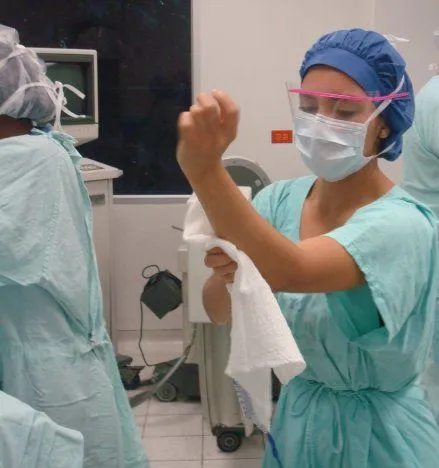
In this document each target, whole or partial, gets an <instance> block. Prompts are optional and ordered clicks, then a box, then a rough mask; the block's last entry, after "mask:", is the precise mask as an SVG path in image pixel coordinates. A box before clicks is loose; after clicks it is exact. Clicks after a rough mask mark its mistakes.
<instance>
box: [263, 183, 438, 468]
mask: <svg viewBox="0 0 439 468" xmlns="http://www.w3.org/2000/svg"><path fill="white" fill-rule="evenodd" d="M314 181H315V178H314V177H306V178H302V179H298V180H295V181H287V182H279V183H276V184H274V185H271V186H270V187H268V188H266V189H264V190H263V191H261V192H260V193H259V194H258V195H257V196H256V198H255V200H254V206H255V207H256V209H257V210H258V212H259V213H260V214H261V215H262V216H263V217H264V218H265V219H267V220H268V221H269V222H270V224H272V225H273V226H274V227H275V228H276V229H277V230H278V231H280V232H281V233H282V234H283V235H284V236H286V237H287V238H289V239H290V240H292V241H294V242H298V241H299V240H300V239H299V227H300V226H299V225H300V219H301V211H302V206H303V203H304V200H305V198H306V196H307V194H308V193H309V191H310V189H311V187H312V185H313V183H314ZM327 236H328V237H331V238H332V239H334V240H335V241H337V242H338V243H339V244H340V245H342V246H343V247H344V248H345V249H346V251H347V252H349V254H350V255H351V256H352V257H353V259H354V260H355V262H356V263H357V265H358V266H359V267H360V269H361V270H362V271H363V273H364V275H365V278H366V281H367V284H366V285H364V286H362V287H359V288H355V289H352V290H349V291H340V292H336V293H331V294H298V293H297V294H290V293H280V294H278V295H277V299H278V302H279V305H280V308H281V310H282V312H283V314H284V315H285V318H286V320H287V322H288V324H289V326H290V328H291V330H292V332H293V334H294V337H295V339H296V341H297V344H298V346H299V348H300V351H301V352H302V354H303V356H304V358H305V361H306V364H307V369H306V370H305V371H304V372H303V373H302V374H301V375H300V376H298V377H296V378H295V379H293V380H292V381H291V382H290V383H289V384H288V385H286V386H285V387H284V388H283V389H282V392H281V396H280V399H279V402H278V405H277V408H276V412H275V415H274V418H273V423H272V428H271V432H272V435H273V438H274V440H275V442H276V445H277V448H278V451H279V455H280V458H281V461H282V466H283V468H296V467H303V468H437V466H438V453H439V452H438V447H439V429H438V426H437V425H436V422H435V420H434V417H433V415H432V413H431V410H430V407H429V405H428V404H427V403H426V401H425V396H424V392H423V390H422V389H421V388H420V387H419V385H418V377H419V374H420V373H421V372H422V371H423V369H424V368H425V366H426V361H427V356H428V353H429V350H430V348H431V344H432V334H433V321H434V307H435V298H436V291H437V283H438V280H439V278H438V275H437V270H438V267H437V260H438V259H437V243H436V239H437V235H436V218H435V216H434V215H433V214H432V213H431V212H430V211H429V210H428V209H427V208H424V207H423V206H422V205H420V204H418V203H417V202H415V201H414V200H413V199H412V198H411V197H410V196H409V195H408V194H407V193H406V192H405V191H403V190H402V189H401V188H399V187H394V188H393V189H392V190H391V191H390V192H389V193H388V194H386V195H385V196H383V197H381V198H380V199H379V200H377V201H375V202H374V203H372V204H370V205H367V206H365V207H363V208H361V209H359V210H357V212H356V213H355V214H354V215H353V216H352V217H351V218H350V219H349V221H348V222H347V223H346V224H345V225H344V226H342V227H340V228H338V229H336V230H334V231H332V232H330V233H328V234H327ZM380 319H381V320H382V322H381V320H380ZM263 466H264V468H280V466H279V464H278V463H277V461H276V460H275V458H274V457H273V454H272V451H271V450H270V449H268V450H267V451H266V454H265V459H264V465H263Z"/></svg>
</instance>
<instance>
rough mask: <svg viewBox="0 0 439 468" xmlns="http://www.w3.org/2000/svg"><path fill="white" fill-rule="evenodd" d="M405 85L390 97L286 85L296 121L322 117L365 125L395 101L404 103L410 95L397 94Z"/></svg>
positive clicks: (291, 83)
mask: <svg viewBox="0 0 439 468" xmlns="http://www.w3.org/2000/svg"><path fill="white" fill-rule="evenodd" d="M403 84H404V81H402V82H401V84H400V85H399V86H398V88H397V89H396V90H395V91H394V92H393V93H392V94H389V95H386V96H382V95H380V94H379V93H377V92H363V93H362V94H336V93H332V92H328V91H322V90H312V89H306V88H303V87H302V86H301V85H297V84H296V83H293V82H287V91H288V99H289V103H290V108H291V113H292V116H293V119H294V120H295V119H296V117H298V116H304V115H307V116H309V117H310V116H323V117H327V118H330V119H333V120H338V121H344V122H352V123H358V124H360V125H364V124H367V123H369V122H370V121H371V120H373V119H374V118H375V117H376V116H377V115H379V114H380V113H381V112H383V110H384V109H385V108H386V107H387V106H388V105H389V104H390V103H391V102H392V101H393V100H395V99H407V98H408V97H409V93H407V92H400V89H401V88H402V87H403Z"/></svg>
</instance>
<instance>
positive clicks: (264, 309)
mask: <svg viewBox="0 0 439 468" xmlns="http://www.w3.org/2000/svg"><path fill="white" fill-rule="evenodd" d="M183 239H184V241H185V242H186V243H187V244H190V243H196V244H198V245H199V244H200V243H202V244H204V247H203V248H204V249H205V250H206V251H207V250H210V249H212V248H214V247H219V248H221V249H222V250H223V251H224V252H225V253H226V254H227V255H228V256H229V257H230V258H232V259H233V260H234V261H235V262H236V263H237V264H238V269H237V272H236V274H235V281H234V283H233V284H231V285H229V288H228V290H229V293H230V296H231V304H232V329H231V349H230V356H229V361H228V365H227V368H226V374H227V375H228V376H229V377H231V378H232V379H233V380H234V381H235V382H236V383H237V384H238V386H237V387H238V396H239V399H240V403H241V406H242V409H243V410H244V412H245V413H246V416H247V417H250V418H251V419H252V420H253V422H254V423H255V424H256V425H258V426H259V427H260V428H261V429H262V430H264V431H269V429H270V420H271V415H272V395H271V369H273V371H274V373H275V374H276V375H277V377H278V378H279V380H280V382H281V383H282V384H287V383H288V382H289V381H290V380H291V379H292V378H293V377H295V376H296V375H298V374H300V373H301V372H303V370H304V369H305V361H304V359H303V357H302V355H301V353H300V351H299V348H298V347H297V344H296V342H295V341H294V338H293V335H292V334H291V330H290V328H289V327H288V324H287V321H286V320H285V318H284V316H283V314H282V312H281V310H280V308H279V305H278V303H277V301H276V298H275V297H274V295H273V293H272V291H271V289H270V287H269V286H268V284H267V283H266V281H265V280H264V279H263V278H262V276H261V275H260V273H259V271H258V270H257V269H256V267H255V265H254V264H253V262H252V261H251V260H250V258H249V257H248V256H247V255H246V254H245V253H244V252H242V251H239V250H238V249H237V248H236V247H235V246H234V245H233V244H231V243H230V242H227V241H224V240H221V239H219V238H218V237H216V236H215V233H214V231H213V229H212V226H211V225H210V223H209V221H208V219H207V216H206V215H205V213H204V210H203V208H202V206H201V204H200V202H199V201H198V199H197V198H196V196H195V195H192V197H191V198H190V199H189V201H188V211H187V214H186V219H185V224H184V233H183ZM200 294H201V291H200ZM239 387H241V389H240V388H239ZM242 389H244V392H242V391H240V390H242ZM249 413H250V414H249Z"/></svg>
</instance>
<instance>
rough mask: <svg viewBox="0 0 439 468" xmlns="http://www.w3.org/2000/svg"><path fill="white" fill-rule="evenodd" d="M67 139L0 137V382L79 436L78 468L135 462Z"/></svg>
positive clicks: (82, 192) (138, 454)
mask: <svg viewBox="0 0 439 468" xmlns="http://www.w3.org/2000/svg"><path fill="white" fill-rule="evenodd" d="M72 141H73V140H72V139H71V138H70V137H68V136H67V135H64V134H60V133H49V134H45V133H43V132H40V131H37V130H33V131H32V132H31V134H29V135H24V136H18V137H13V138H7V139H3V140H0V387H1V389H2V390H3V391H4V392H5V393H8V394H9V395H12V396H14V397H16V398H18V399H19V400H21V401H22V402H24V403H27V404H29V405H30V406H31V407H32V408H34V409H35V410H38V411H41V412H44V413H46V414H47V415H48V416H49V417H50V418H51V419H52V420H53V421H55V422H56V423H57V424H59V425H61V426H64V427H67V428H70V429H75V430H77V431H79V432H81V433H82V435H83V437H84V467H85V468H145V467H147V466H148V462H147V458H146V454H145V452H144V449H143V446H142V442H141V440H140V436H139V433H138V429H137V427H136V424H135V422H134V421H133V417H132V412H131V409H130V406H129V402H128V399H127V396H126V393H125V391H124V389H123V386H122V383H121V380H120V376H119V373H118V368H117V363H116V359H115V355H114V351H113V347H112V344H111V342H110V339H109V337H108V335H107V332H106V328H105V323H104V318H103V310H102V296H101V289H100V282H99V277H98V269H97V263H96V258H95V254H94V248H93V243H92V219H91V206H90V202H89V198H88V194H87V190H86V187H85V185H84V183H83V181H82V177H81V174H80V169H79V162H80V155H79V153H77V151H76V150H75V148H74V147H73V144H72Z"/></svg>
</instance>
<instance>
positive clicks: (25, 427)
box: [0, 392, 84, 468]
mask: <svg viewBox="0 0 439 468" xmlns="http://www.w3.org/2000/svg"><path fill="white" fill-rule="evenodd" d="M83 462H84V439H83V437H82V435H81V434H80V433H79V432H77V431H74V430H72V429H67V428H65V427H61V426H59V425H58V424H56V423H54V422H53V421H52V420H50V418H49V417H48V416H47V415H46V414H44V413H40V412H38V411H35V410H34V409H33V408H31V407H30V406H28V405H26V404H24V403H22V402H21V401H18V400H17V399H15V398H13V397H11V396H9V395H6V394H5V393H3V392H0V468H82V466H83Z"/></svg>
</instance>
